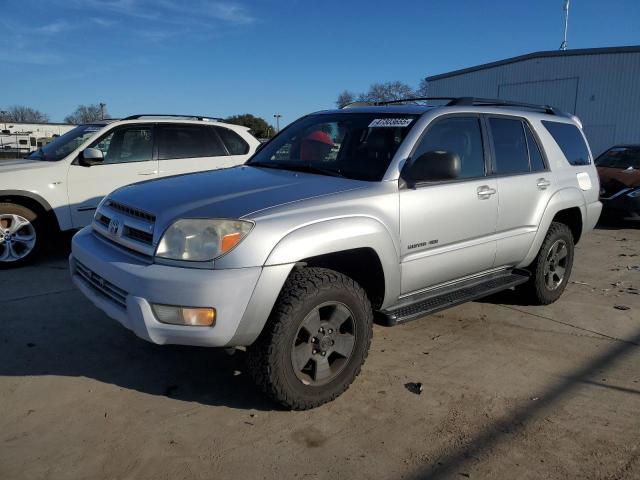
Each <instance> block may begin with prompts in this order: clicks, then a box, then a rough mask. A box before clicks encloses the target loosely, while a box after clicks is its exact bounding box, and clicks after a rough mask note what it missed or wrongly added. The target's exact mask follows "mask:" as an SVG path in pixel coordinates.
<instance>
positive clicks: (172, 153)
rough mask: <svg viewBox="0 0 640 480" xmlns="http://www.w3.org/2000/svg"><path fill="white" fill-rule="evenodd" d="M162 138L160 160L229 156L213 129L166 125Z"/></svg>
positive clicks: (163, 128)
mask: <svg viewBox="0 0 640 480" xmlns="http://www.w3.org/2000/svg"><path fill="white" fill-rule="evenodd" d="M161 138H162V141H161V142H160V149H159V151H158V157H159V158H160V160H167V159H173V158H197V157H217V156H220V155H226V154H227V152H225V150H224V147H223V146H222V144H221V143H220V141H219V140H218V138H217V137H216V136H215V133H214V132H213V130H211V127H200V126H197V125H164V126H163V127H162V137H161Z"/></svg>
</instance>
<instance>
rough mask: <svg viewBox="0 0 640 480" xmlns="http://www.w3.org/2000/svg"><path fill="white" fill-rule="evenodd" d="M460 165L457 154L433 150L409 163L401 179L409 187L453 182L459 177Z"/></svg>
mask: <svg viewBox="0 0 640 480" xmlns="http://www.w3.org/2000/svg"><path fill="white" fill-rule="evenodd" d="M460 164H461V162H460V156H459V155H458V154H457V153H453V152H447V151H444V150H433V151H430V152H426V153H423V154H422V155H420V156H419V157H418V158H416V159H415V160H413V161H412V162H409V163H408V164H407V166H406V167H405V168H404V169H403V172H402V177H403V178H404V179H405V180H406V181H407V183H409V185H410V186H411V187H415V185H416V184H417V183H421V182H436V181H441V180H454V179H456V178H458V176H459V175H460V166H461V165H460Z"/></svg>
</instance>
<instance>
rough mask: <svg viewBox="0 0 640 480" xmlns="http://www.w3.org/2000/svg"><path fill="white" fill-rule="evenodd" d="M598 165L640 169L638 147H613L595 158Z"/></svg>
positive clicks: (639, 148) (639, 150)
mask: <svg viewBox="0 0 640 480" xmlns="http://www.w3.org/2000/svg"><path fill="white" fill-rule="evenodd" d="M596 165H597V166H598V167H610V168H622V169H626V168H629V167H631V168H634V169H640V147H615V148H612V149H611V150H607V151H606V152H604V153H603V154H602V155H600V156H599V157H598V158H597V159H596Z"/></svg>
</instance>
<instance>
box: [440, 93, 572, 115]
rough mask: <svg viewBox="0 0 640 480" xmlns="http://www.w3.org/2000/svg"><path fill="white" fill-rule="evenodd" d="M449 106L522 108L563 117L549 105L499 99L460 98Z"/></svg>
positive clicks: (452, 101)
mask: <svg viewBox="0 0 640 480" xmlns="http://www.w3.org/2000/svg"><path fill="white" fill-rule="evenodd" d="M447 106H483V107H520V108H528V109H531V110H538V111H541V112H544V113H548V114H549V115H561V112H560V111H558V110H557V109H555V108H553V107H551V106H549V105H536V104H534V103H524V102H514V101H511V100H502V99H499V98H476V97H459V98H455V99H453V100H451V102H449V103H448V104H447Z"/></svg>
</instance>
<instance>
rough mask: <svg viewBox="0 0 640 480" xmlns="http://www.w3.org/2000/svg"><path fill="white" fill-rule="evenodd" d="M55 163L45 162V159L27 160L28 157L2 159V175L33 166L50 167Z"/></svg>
mask: <svg viewBox="0 0 640 480" xmlns="http://www.w3.org/2000/svg"><path fill="white" fill-rule="evenodd" d="M52 165H55V162H45V161H44V160H27V159H26V158H17V159H15V160H0V175H3V174H5V173H9V172H19V171H24V170H27V169H32V168H49V167H51V166H52Z"/></svg>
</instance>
